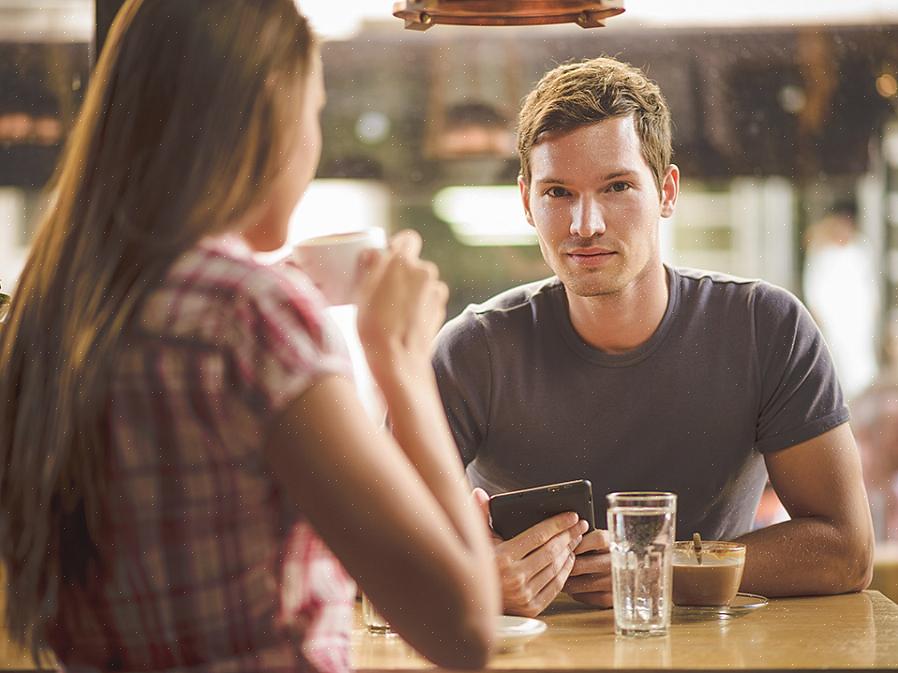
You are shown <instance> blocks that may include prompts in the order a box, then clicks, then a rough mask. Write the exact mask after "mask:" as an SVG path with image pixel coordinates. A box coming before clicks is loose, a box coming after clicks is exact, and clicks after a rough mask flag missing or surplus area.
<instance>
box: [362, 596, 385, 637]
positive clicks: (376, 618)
mask: <svg viewBox="0 0 898 673" xmlns="http://www.w3.org/2000/svg"><path fill="white" fill-rule="evenodd" d="M362 619H363V620H364V622H365V628H367V629H368V632H369V633H376V634H378V635H385V636H388V635H392V634H393V630H392V629H391V628H390V623H389V622H388V621H387V620H386V619H384V616H383V615H382V614H380V613H379V612H378V611H377V608H375V607H374V604H373V603H372V602H371V600H370V599H369V598H368V596H367V594H364V593H363V594H362Z"/></svg>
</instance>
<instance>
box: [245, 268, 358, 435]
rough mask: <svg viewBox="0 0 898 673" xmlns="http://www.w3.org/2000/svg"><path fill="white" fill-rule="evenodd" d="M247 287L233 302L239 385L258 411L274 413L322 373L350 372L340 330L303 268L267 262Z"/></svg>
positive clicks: (270, 414)
mask: <svg viewBox="0 0 898 673" xmlns="http://www.w3.org/2000/svg"><path fill="white" fill-rule="evenodd" d="M245 287H246V290H247V293H246V296H241V297H238V299H237V300H236V305H235V307H234V309H235V325H233V329H234V330H235V331H236V334H237V337H236V339H235V341H236V343H235V344H234V345H233V356H234V366H235V369H236V377H237V384H238V388H239V389H240V390H241V391H242V392H243V394H244V396H245V398H246V401H247V402H248V404H249V406H250V408H251V409H253V411H254V412H255V413H256V414H258V415H259V416H260V417H262V418H264V417H266V416H268V417H270V416H273V415H275V414H276V413H277V412H278V411H280V410H281V409H282V408H283V407H284V406H286V405H287V404H288V403H289V402H290V401H291V400H293V399H295V398H296V397H298V396H299V395H301V394H302V393H303V392H304V391H305V390H306V389H307V388H308V387H309V386H311V385H312V383H314V382H315V381H316V380H317V379H319V378H321V377H322V376H325V375H328V374H341V375H345V376H347V377H350V378H351V377H352V367H351V363H350V360H349V356H348V353H347V351H346V346H345V344H344V342H343V340H342V336H341V334H340V333H339V331H338V330H337V328H336V325H335V324H334V323H333V322H332V321H331V320H330V319H329V317H328V316H327V314H326V313H325V312H324V303H323V300H322V299H321V297H320V295H319V294H318V292H317V291H316V290H315V288H314V287H312V286H311V284H310V283H309V281H308V280H307V279H306V278H305V276H304V275H303V274H302V273H301V272H299V271H296V270H294V269H289V268H278V269H275V268H270V267H263V268H260V269H257V270H256V271H255V272H254V273H253V274H252V276H251V278H250V279H249V280H248V281H247V283H246V286H245Z"/></svg>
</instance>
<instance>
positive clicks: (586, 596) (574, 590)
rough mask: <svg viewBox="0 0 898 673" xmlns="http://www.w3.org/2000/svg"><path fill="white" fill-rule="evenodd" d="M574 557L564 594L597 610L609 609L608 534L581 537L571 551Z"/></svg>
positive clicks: (598, 531)
mask: <svg viewBox="0 0 898 673" xmlns="http://www.w3.org/2000/svg"><path fill="white" fill-rule="evenodd" d="M574 553H575V554H576V555H577V558H576V561H574V567H573V569H572V570H571V574H570V577H568V580H567V582H565V584H564V592H565V593H566V594H569V595H570V597H571V598H573V599H574V600H577V601H580V602H581V603H586V604H587V605H594V606H596V607H600V608H610V607H611V605H612V602H613V601H612V593H611V554H610V553H609V552H608V531H604V530H594V531H591V532H589V533H587V534H586V535H585V536H583V540H582V542H580V544H579V545H578V546H577V548H576V549H575V550H574Z"/></svg>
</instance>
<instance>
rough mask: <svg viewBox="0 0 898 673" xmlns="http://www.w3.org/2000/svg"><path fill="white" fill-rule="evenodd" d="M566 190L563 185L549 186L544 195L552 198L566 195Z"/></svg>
mask: <svg viewBox="0 0 898 673" xmlns="http://www.w3.org/2000/svg"><path fill="white" fill-rule="evenodd" d="M568 193H569V192H568V190H566V189H565V188H564V187H549V188H548V189H547V190H546V195H547V196H551V197H552V198H558V197H559V196H567V195H568Z"/></svg>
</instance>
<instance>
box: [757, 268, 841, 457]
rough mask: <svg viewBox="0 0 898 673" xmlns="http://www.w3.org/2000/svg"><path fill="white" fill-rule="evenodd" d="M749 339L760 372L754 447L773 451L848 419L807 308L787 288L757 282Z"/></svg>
mask: <svg viewBox="0 0 898 673" xmlns="http://www.w3.org/2000/svg"><path fill="white" fill-rule="evenodd" d="M753 302H754V306H753V309H754V340H755V344H756V353H757V358H758V361H757V363H758V371H759V375H760V382H761V385H760V391H761V395H760V400H759V405H760V406H759V413H758V424H757V430H756V438H755V447H756V448H757V449H758V451H760V452H761V453H768V452H771V451H778V450H780V449H785V448H788V447H790V446H794V445H796V444H799V443H801V442H804V441H807V440H809V439H813V438H814V437H817V436H818V435H821V434H823V433H824V432H827V431H828V430H831V429H832V428H834V427H836V426H838V425H841V424H842V423H845V422H846V421H847V420H848V407H847V406H846V404H845V400H844V398H843V395H842V389H841V387H840V385H839V381H838V378H837V377H836V371H835V368H834V366H833V362H832V358H831V356H830V354H829V350H828V349H827V347H826V343H825V341H824V340H823V336H822V334H821V333H820V330H819V329H818V328H817V325H816V324H815V323H814V321H813V319H812V318H811V316H810V314H809V313H808V310H807V309H806V308H805V307H804V305H802V303H801V302H800V301H799V300H798V299H797V298H796V297H795V296H794V295H792V294H791V293H789V292H787V291H786V290H783V289H782V288H778V287H775V286H772V285H768V284H764V283H759V284H758V285H757V286H755V289H754V295H753Z"/></svg>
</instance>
